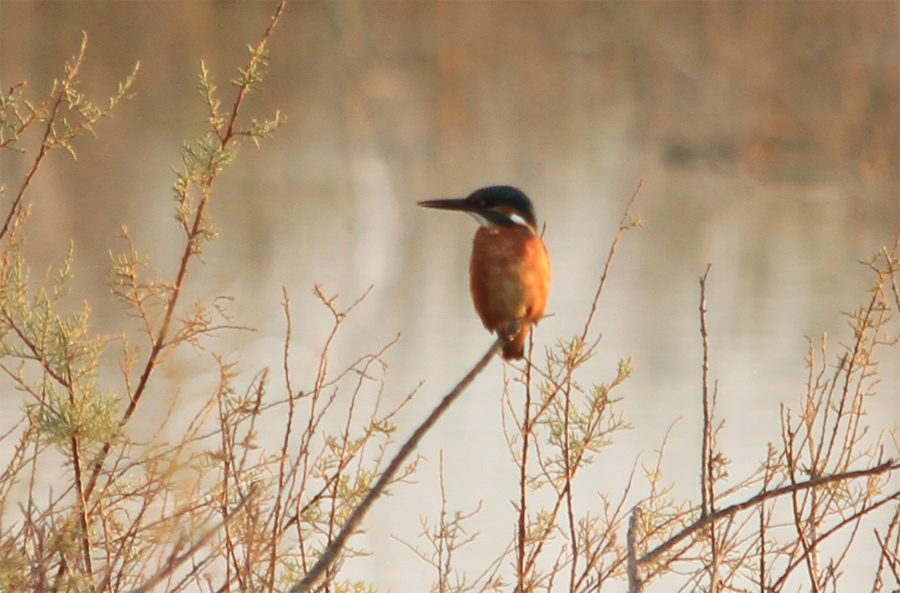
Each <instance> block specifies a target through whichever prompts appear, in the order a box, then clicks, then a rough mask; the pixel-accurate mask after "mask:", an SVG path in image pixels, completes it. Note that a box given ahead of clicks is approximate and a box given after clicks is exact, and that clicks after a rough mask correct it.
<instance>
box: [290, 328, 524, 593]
mask: <svg viewBox="0 0 900 593" xmlns="http://www.w3.org/2000/svg"><path fill="white" fill-rule="evenodd" d="M521 323H522V322H521V320H517V321H513V322H512V323H510V324H509V325H508V326H507V327H506V328H505V329H504V330H503V331H501V332H500V335H499V337H498V338H497V339H496V340H494V343H493V345H491V347H490V349H488V351H487V352H486V353H485V354H484V356H482V357H481V360H479V361H478V363H476V364H475V366H474V367H472V370H470V371H469V372H468V373H467V374H466V376H465V377H463V378H462V380H461V381H460V382H459V383H457V384H456V387H454V388H453V389H452V390H451V391H450V393H448V394H447V395H445V396H444V399H442V400H441V403H439V404H438V405H437V407H436V408H435V409H434V410H432V411H431V414H429V415H428V418H426V419H425V421H424V422H422V424H420V425H419V427H418V428H416V430H415V432H413V434H412V436H410V437H409V438H408V439H407V440H406V442H405V443H403V446H402V447H401V448H400V451H398V452H397V455H395V456H394V458H393V459H391V462H390V464H388V466H387V468H386V469H385V470H384V473H382V474H381V476H380V477H379V478H378V481H377V482H375V484H374V485H373V486H372V489H371V490H369V492H368V494H366V497H365V498H364V499H363V500H362V502H361V503H359V506H358V507H356V508H355V509H354V510H353V514H351V515H350V518H349V519H347V522H346V523H345V524H344V526H343V527H342V528H341V531H340V532H339V533H338V534H337V537H335V538H334V539H333V540H332V541H331V543H330V544H329V545H328V547H327V548H326V549H325V551H324V552H323V553H322V555H321V556H320V557H319V559H318V561H316V563H315V564H314V565H313V567H312V569H310V571H309V572H308V573H306V576H304V577H303V580H301V581H300V582H299V583H297V584H296V585H294V586H293V587H291V589H290V591H289V593H306V592H307V591H309V590H311V588H312V585H313V583H315V582H316V581H317V580H318V579H319V577H321V576H322V574H324V572H325V571H326V570H328V568H329V567H330V566H331V565H332V563H333V562H334V561H335V560H336V559H337V557H338V555H339V554H340V553H341V550H343V549H344V546H345V545H346V543H347V540H348V539H349V538H350V536H351V535H353V533H354V532H355V531H356V529H357V527H358V526H359V524H360V523H361V522H362V520H363V518H364V517H365V516H366V513H367V512H368V511H369V508H370V507H371V506H372V504H373V503H374V502H375V501H376V500H377V499H378V498H379V497H380V496H381V495H382V494H383V493H384V490H385V488H387V486H388V484H390V483H391V482H392V481H393V480H394V477H395V476H396V474H397V472H398V471H399V470H400V468H401V467H402V466H403V464H404V463H405V462H406V459H407V458H408V457H409V456H410V455H411V454H412V452H413V451H415V449H416V447H417V446H418V445H419V441H421V440H422V437H423V436H425V433H427V432H428V431H429V430H431V428H432V427H434V425H435V424H436V423H437V421H438V419H439V418H440V417H441V416H442V415H443V414H444V412H446V411H447V409H448V408H449V407H450V406H451V405H452V404H453V402H454V401H456V399H457V398H459V396H460V395H461V394H462V392H463V391H465V390H466V388H467V387H468V386H469V385H470V384H471V383H472V381H474V380H475V377H477V376H478V375H479V374H481V372H482V371H483V370H484V369H485V368H486V367H487V365H488V363H489V362H490V361H491V359H493V358H494V355H495V354H497V353H498V352H499V351H500V349H501V348H503V346H504V345H505V344H506V343H507V342H508V341H509V340H510V339H511V338H512V337H514V336H515V335H516V334H517V333H518V330H519V328H520V327H521Z"/></svg>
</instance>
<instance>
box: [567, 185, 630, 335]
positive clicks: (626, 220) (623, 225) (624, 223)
mask: <svg viewBox="0 0 900 593" xmlns="http://www.w3.org/2000/svg"><path fill="white" fill-rule="evenodd" d="M643 185H644V180H643V179H641V180H640V181H638V184H637V187H636V188H635V189H634V193H632V194H631V199H629V200H628V204H626V205H625V211H624V212H623V213H622V218H621V219H620V220H619V230H618V231H617V232H616V236H615V238H614V239H613V242H612V246H611V247H610V248H609V255H607V256H606V263H604V264H603V274H601V275H600V284H598V285H597V292H596V293H595V294H594V300H593V302H591V312H590V313H588V316H587V321H585V322H584V331H583V332H582V333H581V341H582V342H584V341H585V340H587V336H588V332H590V329H591V322H592V321H593V320H594V314H595V313H596V312H597V303H599V302H600V295H601V294H602V293H603V287H604V286H605V285H606V277H607V275H608V274H609V267H610V265H611V264H612V259H613V256H614V255H615V254H616V246H617V245H618V244H619V239H621V238H622V233H624V232H625V231H627V230H629V229H633V228H634V227H636V226H640V224H641V220H640V218H637V219H632V218H631V205H632V204H634V200H635V198H637V195H638V192H640V191H641V187H642V186H643Z"/></svg>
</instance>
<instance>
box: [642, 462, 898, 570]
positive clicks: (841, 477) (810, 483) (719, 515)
mask: <svg viewBox="0 0 900 593" xmlns="http://www.w3.org/2000/svg"><path fill="white" fill-rule="evenodd" d="M896 470H900V461H896V460H894V459H889V460H887V461H885V462H884V463H880V464H878V465H876V466H873V467H869V468H866V469H860V470H855V471H849V472H842V473H839V474H831V475H829V476H820V477H816V478H812V479H810V480H806V481H805V482H797V483H794V484H789V485H787V486H782V487H780V488H775V489H774V490H766V491H763V492H760V493H759V494H757V495H756V496H754V497H752V498H749V499H747V500H745V501H743V502H739V503H735V504H733V505H731V506H729V507H725V508H724V509H721V510H718V511H716V512H714V513H710V514H709V515H707V516H706V517H703V518H702V519H700V520H699V521H696V522H695V523H692V524H691V525H690V526H689V527H687V528H685V529H683V530H682V531H680V532H678V533H677V534H676V535H674V536H672V537H670V538H669V539H668V540H666V541H664V542H663V543H661V544H660V545H658V546H656V548H654V549H653V550H651V551H650V552H648V553H646V554H644V556H642V557H641V558H639V559H638V564H649V563H650V562H653V561H654V560H656V559H657V558H659V557H660V556H662V555H663V554H665V553H666V552H668V551H669V550H671V549H672V548H673V547H674V546H675V545H676V544H678V543H679V542H681V541H682V540H684V539H686V538H687V537H689V536H691V535H693V534H694V533H696V532H697V531H699V530H701V529H703V528H705V527H707V526H709V525H712V524H714V523H715V522H716V521H718V520H719V519H723V518H725V517H729V516H731V515H734V514H735V513H737V512H740V511H743V510H746V509H749V508H752V507H754V506H756V505H758V504H761V503H763V502H765V501H767V500H770V499H772V498H777V497H779V496H784V495H785V494H792V493H794V492H799V491H800V490H807V489H809V488H815V487H819V486H824V485H825V484H831V483H833V482H842V481H845V480H855V479H856V478H864V477H867V476H877V475H880V474H883V473H886V472H893V471H896Z"/></svg>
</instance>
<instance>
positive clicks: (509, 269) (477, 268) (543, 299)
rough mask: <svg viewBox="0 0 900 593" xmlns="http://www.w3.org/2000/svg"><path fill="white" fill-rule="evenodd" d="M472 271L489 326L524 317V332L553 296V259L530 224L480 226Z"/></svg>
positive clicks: (479, 308)
mask: <svg viewBox="0 0 900 593" xmlns="http://www.w3.org/2000/svg"><path fill="white" fill-rule="evenodd" d="M469 273H470V287H471V289H472V300H473V301H474V303H475V310H476V311H477V312H478V315H479V316H480V317H481V321H482V323H484V326H485V327H486V328H487V329H489V330H491V331H496V330H498V329H502V328H503V327H505V326H506V325H507V324H509V323H510V322H512V321H515V320H516V319H524V320H526V322H527V323H526V324H525V327H524V328H523V332H522V333H523V335H525V334H527V331H528V329H529V328H530V325H531V324H532V323H536V322H538V321H539V320H540V319H541V317H543V316H544V308H545V307H546V306H547V298H548V297H549V296H550V259H549V257H548V256H547V248H546V247H544V243H543V242H542V241H541V239H540V237H538V236H537V235H535V234H534V233H533V232H532V231H531V230H530V229H528V228H526V227H523V226H519V225H517V226H510V227H506V226H498V225H493V226H486V227H480V228H479V229H478V231H477V232H476V233H475V241H474V244H473V245H472V261H471V265H470V268H469ZM523 340H524V338H523Z"/></svg>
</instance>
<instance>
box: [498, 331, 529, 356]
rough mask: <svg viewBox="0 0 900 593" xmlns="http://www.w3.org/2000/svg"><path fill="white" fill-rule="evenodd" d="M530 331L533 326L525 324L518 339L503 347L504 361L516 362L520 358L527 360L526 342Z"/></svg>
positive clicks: (517, 336) (515, 338)
mask: <svg viewBox="0 0 900 593" xmlns="http://www.w3.org/2000/svg"><path fill="white" fill-rule="evenodd" d="M530 330H531V324H528V323H526V324H524V325H523V326H522V329H521V330H520V331H519V333H518V334H517V335H516V337H514V338H513V339H512V340H510V341H509V342H507V343H506V344H504V345H503V358H504V359H506V360H516V359H519V358H525V340H527V339H528V332H529V331H530Z"/></svg>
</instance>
